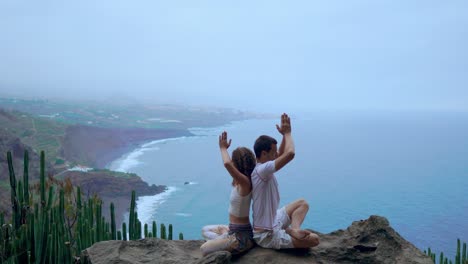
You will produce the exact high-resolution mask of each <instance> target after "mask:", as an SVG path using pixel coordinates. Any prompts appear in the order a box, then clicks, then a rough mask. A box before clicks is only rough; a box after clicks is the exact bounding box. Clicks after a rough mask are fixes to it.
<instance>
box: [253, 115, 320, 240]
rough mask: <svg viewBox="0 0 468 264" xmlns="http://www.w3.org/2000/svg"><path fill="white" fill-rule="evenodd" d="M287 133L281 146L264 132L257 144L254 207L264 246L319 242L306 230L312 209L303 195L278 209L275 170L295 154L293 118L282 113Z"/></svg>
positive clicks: (281, 128)
mask: <svg viewBox="0 0 468 264" xmlns="http://www.w3.org/2000/svg"><path fill="white" fill-rule="evenodd" d="M276 128H277V129H278V132H279V133H280V134H282V135H283V139H282V142H281V145H280V148H279V150H278V149H277V141H276V140H275V139H274V138H272V137H270V136H265V135H263V136H260V137H259V138H258V139H257V140H256V141H255V145H254V151H255V156H256V158H257V165H256V167H255V169H254V171H253V172H252V200H253V203H252V210H253V227H254V240H255V242H256V243H257V244H258V245H259V246H261V247H264V248H275V249H281V248H309V247H314V246H317V245H318V244H319V237H318V235H317V234H315V233H312V232H310V231H308V230H302V229H301V224H302V222H303V221H304V218H305V216H306V214H307V211H308V210H309V205H308V204H307V202H306V201H305V200H303V199H299V200H297V201H294V202H292V203H290V204H288V205H286V206H284V207H282V208H280V209H278V205H279V201H280V195H279V191H278V182H277V181H276V176H275V175H274V173H275V172H277V171H279V170H280V169H281V168H283V167H284V166H285V165H286V164H288V163H289V162H290V161H291V160H292V159H293V158H294V155H295V148H294V142H293V139H292V136H291V120H290V118H289V116H288V115H287V114H283V115H282V116H281V126H278V125H276Z"/></svg>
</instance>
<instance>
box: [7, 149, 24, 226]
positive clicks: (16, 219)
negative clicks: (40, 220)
mask: <svg viewBox="0 0 468 264" xmlns="http://www.w3.org/2000/svg"><path fill="white" fill-rule="evenodd" d="M7 160H8V171H9V173H10V192H11V207H12V222H13V230H18V229H19V227H20V224H21V223H20V219H21V212H20V210H21V209H20V207H19V204H18V197H17V195H16V176H15V170H14V169H13V158H12V156H11V152H10V151H8V152H7Z"/></svg>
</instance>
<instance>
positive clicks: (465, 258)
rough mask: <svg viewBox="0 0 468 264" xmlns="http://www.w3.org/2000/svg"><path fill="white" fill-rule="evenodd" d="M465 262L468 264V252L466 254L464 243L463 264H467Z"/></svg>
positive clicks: (464, 244)
mask: <svg viewBox="0 0 468 264" xmlns="http://www.w3.org/2000/svg"><path fill="white" fill-rule="evenodd" d="M465 262H468V259H467V252H466V243H463V251H462V263H463V264H465Z"/></svg>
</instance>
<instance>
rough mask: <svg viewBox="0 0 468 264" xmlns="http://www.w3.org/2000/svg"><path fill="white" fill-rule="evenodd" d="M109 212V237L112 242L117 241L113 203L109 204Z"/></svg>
mask: <svg viewBox="0 0 468 264" xmlns="http://www.w3.org/2000/svg"><path fill="white" fill-rule="evenodd" d="M110 211H111V233H112V235H111V237H112V240H116V239H117V233H116V231H117V228H116V226H115V209H114V203H111V204H110Z"/></svg>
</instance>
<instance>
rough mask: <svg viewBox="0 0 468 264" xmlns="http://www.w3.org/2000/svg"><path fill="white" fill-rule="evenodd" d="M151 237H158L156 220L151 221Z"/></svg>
mask: <svg viewBox="0 0 468 264" xmlns="http://www.w3.org/2000/svg"><path fill="white" fill-rule="evenodd" d="M152 233H153V237H158V228H157V227H156V221H153V232H152Z"/></svg>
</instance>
